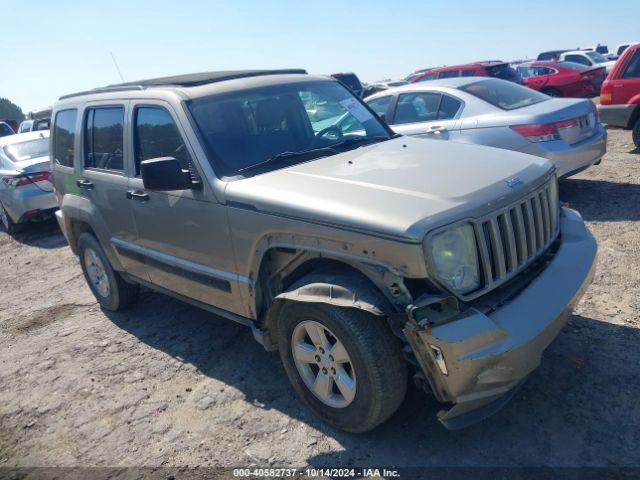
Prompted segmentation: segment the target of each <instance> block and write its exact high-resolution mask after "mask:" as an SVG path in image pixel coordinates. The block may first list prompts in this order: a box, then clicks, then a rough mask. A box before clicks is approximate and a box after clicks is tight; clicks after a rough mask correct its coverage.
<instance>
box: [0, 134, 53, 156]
mask: <svg viewBox="0 0 640 480" xmlns="http://www.w3.org/2000/svg"><path fill="white" fill-rule="evenodd" d="M4 153H6V154H7V156H8V157H9V159H11V161H12V162H24V161H25V160H31V159H32V158H38V157H46V156H47V155H49V139H48V138H47V137H42V138H37V139H35V140H29V141H27V142H20V143H13V144H11V145H5V147H4Z"/></svg>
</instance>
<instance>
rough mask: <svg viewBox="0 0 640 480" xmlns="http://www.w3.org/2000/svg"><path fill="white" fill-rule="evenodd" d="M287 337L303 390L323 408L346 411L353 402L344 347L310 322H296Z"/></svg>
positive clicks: (350, 372)
mask: <svg viewBox="0 0 640 480" xmlns="http://www.w3.org/2000/svg"><path fill="white" fill-rule="evenodd" d="M291 337H292V338H291V353H292V355H293V360H294V363H295V365H296V368H297V369H298V372H299V373H300V377H301V378H302V381H303V382H304V384H305V385H306V386H307V388H308V389H309V390H310V391H311V392H312V393H313V394H314V395H315V396H316V397H317V398H318V399H319V400H320V401H321V402H322V403H324V404H325V405H328V406H330V407H333V408H345V407H347V406H348V405H349V404H350V403H351V402H352V401H353V399H354V398H355V394H356V376H355V370H354V368H353V363H352V361H351V358H350V357H349V353H348V352H347V350H346V348H345V346H344V344H343V343H342V342H341V341H340V340H339V339H338V337H337V336H336V335H335V334H334V333H333V332H331V330H329V329H328V328H327V327H325V326H324V325H322V324H321V323H318V322H315V321H313V320H305V321H303V322H300V323H299V324H298V325H297V326H296V328H295V329H294V330H293V334H292V336H291Z"/></svg>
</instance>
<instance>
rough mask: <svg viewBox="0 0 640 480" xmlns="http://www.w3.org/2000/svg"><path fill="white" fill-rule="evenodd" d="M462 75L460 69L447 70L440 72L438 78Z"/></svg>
mask: <svg viewBox="0 0 640 480" xmlns="http://www.w3.org/2000/svg"><path fill="white" fill-rule="evenodd" d="M459 76H460V70H449V71H446V72H440V73H439V74H438V78H454V77H459Z"/></svg>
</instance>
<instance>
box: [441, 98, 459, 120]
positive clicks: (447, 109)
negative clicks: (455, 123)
mask: <svg viewBox="0 0 640 480" xmlns="http://www.w3.org/2000/svg"><path fill="white" fill-rule="evenodd" d="M461 105H462V102H461V101H459V100H456V99H455V98H453V97H450V96H448V95H443V96H442V101H441V102H440V109H439V110H438V119H439V120H449V119H452V118H453V117H455V116H456V113H458V110H459V109H460V106H461Z"/></svg>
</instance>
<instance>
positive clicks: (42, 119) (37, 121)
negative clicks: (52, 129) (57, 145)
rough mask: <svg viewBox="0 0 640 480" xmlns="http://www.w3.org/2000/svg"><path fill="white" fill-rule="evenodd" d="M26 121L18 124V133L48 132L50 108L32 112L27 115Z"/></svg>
mask: <svg viewBox="0 0 640 480" xmlns="http://www.w3.org/2000/svg"><path fill="white" fill-rule="evenodd" d="M27 117H28V118H27V120H25V121H24V122H22V123H21V124H20V128H19V129H18V133H25V132H37V131H39V130H49V124H50V123H51V107H47V108H41V109H39V110H33V111H31V112H29V113H28V114H27Z"/></svg>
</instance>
